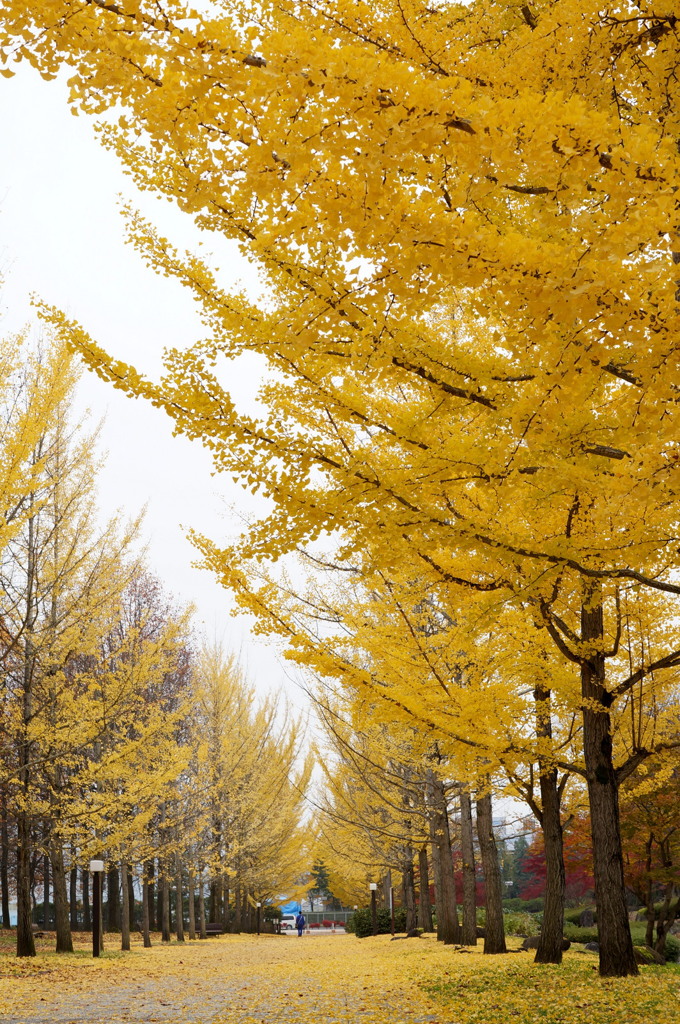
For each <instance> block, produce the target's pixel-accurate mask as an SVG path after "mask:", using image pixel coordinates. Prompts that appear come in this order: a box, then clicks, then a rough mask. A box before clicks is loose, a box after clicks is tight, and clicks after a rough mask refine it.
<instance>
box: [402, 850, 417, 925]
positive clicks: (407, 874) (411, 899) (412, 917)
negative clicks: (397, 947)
mask: <svg viewBox="0 0 680 1024" xmlns="http://www.w3.org/2000/svg"><path fill="white" fill-rule="evenodd" d="M401 891H402V894H403V899H404V907H405V908H406V934H407V935H415V934H416V923H417V918H416V887H415V881H414V877H413V850H412V849H411V847H410V846H407V847H406V849H405V851H404V860H403V862H402V867H401Z"/></svg>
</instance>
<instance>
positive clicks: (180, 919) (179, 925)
mask: <svg viewBox="0 0 680 1024" xmlns="http://www.w3.org/2000/svg"><path fill="white" fill-rule="evenodd" d="M175 917H176V918H177V920H176V921H175V928H176V930H177V941H178V942H184V906H183V896H182V858H181V857H180V855H179V854H178V853H177V854H175Z"/></svg>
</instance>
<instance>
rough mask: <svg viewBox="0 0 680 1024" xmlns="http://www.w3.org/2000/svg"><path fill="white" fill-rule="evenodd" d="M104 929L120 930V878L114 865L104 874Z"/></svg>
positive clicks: (110, 930)
mask: <svg viewBox="0 0 680 1024" xmlns="http://www.w3.org/2000/svg"><path fill="white" fill-rule="evenodd" d="M106 930H107V931H109V932H117V931H120V878H119V875H118V868H117V867H116V866H115V865H113V866H111V867H109V870H108V872H107V874H106Z"/></svg>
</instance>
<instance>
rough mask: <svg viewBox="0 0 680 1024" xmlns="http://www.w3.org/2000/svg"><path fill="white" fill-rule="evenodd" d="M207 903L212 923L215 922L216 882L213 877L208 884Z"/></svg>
mask: <svg viewBox="0 0 680 1024" xmlns="http://www.w3.org/2000/svg"><path fill="white" fill-rule="evenodd" d="M208 903H209V908H210V920H211V921H212V922H213V923H214V922H215V921H217V882H216V881H215V879H214V877H213V879H212V881H211V882H210V893H209V896H208Z"/></svg>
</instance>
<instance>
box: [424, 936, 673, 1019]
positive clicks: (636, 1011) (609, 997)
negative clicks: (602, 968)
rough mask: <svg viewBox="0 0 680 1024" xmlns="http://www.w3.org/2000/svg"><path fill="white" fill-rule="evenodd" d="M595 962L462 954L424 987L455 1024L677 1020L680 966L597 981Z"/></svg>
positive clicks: (576, 956) (568, 957)
mask: <svg viewBox="0 0 680 1024" xmlns="http://www.w3.org/2000/svg"><path fill="white" fill-rule="evenodd" d="M520 956H522V959H520ZM593 959H594V958H592V957H587V956H586V955H584V954H578V953H574V954H567V955H566V956H565V959H564V962H563V963H562V965H561V966H559V967H558V966H553V965H540V966H538V965H534V964H533V963H532V960H531V959H530V958H529V957H528V956H527V957H526V958H525V957H524V955H523V954H517V955H513V954H511V955H510V956H490V957H481V956H474V958H473V957H470V958H469V959H466V960H464V961H463V958H462V957H460V958H457V959H456V962H455V965H454V964H452V965H451V970H450V971H449V972H447V974H448V976H445V977H444V978H440V979H437V980H434V979H433V980H431V981H430V982H429V983H428V984H426V985H425V990H426V992H427V993H428V994H429V995H430V996H431V997H433V998H435V999H436V1000H437V1001H438V1002H440V1003H441V1004H442V1005H443V1006H444V1007H446V1010H447V1011H448V1012H450V1013H451V1019H455V1021H456V1024H512V1022H515V1021H516V1022H517V1024H659V1021H678V1020H680V1004H679V998H680V967H678V966H675V965H672V966H666V967H643V968H641V973H640V977H638V978H600V977H599V975H598V974H597V969H596V963H594V962H593ZM461 961H463V962H461Z"/></svg>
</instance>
